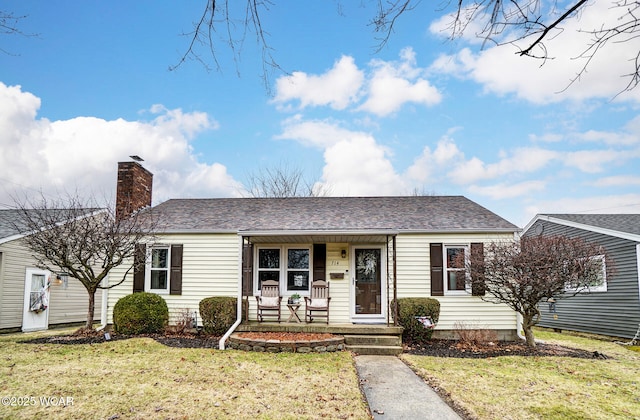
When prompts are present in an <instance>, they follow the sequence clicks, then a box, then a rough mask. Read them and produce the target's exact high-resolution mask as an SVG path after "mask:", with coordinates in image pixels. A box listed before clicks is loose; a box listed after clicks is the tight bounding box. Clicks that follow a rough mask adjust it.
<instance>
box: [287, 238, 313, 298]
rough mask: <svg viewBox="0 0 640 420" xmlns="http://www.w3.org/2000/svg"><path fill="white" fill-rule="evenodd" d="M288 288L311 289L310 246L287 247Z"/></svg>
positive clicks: (296, 289) (291, 289)
mask: <svg viewBox="0 0 640 420" xmlns="http://www.w3.org/2000/svg"><path fill="white" fill-rule="evenodd" d="M287 290H290V291H294V290H295V291H308V290H309V248H289V249H287Z"/></svg>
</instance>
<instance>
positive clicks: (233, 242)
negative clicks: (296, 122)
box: [108, 234, 516, 331]
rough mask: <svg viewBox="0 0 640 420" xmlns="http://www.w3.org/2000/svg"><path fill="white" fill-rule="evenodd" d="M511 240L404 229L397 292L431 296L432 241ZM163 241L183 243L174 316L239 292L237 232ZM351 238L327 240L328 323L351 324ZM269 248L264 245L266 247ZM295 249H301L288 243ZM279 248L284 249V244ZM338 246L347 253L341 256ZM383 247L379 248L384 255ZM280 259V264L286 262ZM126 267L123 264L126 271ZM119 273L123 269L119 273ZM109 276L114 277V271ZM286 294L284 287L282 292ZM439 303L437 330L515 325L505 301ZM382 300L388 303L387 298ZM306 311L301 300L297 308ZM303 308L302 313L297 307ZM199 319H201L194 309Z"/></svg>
mask: <svg viewBox="0 0 640 420" xmlns="http://www.w3.org/2000/svg"><path fill="white" fill-rule="evenodd" d="M499 239H513V235H512V234H511V235H509V234H504V235H486V234H485V235H479V234H466V235H465V234H456V235H434V234H403V235H398V236H397V240H396V249H397V254H396V258H397V280H398V282H397V293H398V297H400V298H401V297H430V293H431V288H430V286H431V285H430V265H429V244H430V243H433V242H437V243H443V244H448V243H449V244H461V243H463V244H469V243H472V242H489V241H491V240H499ZM159 240H160V241H161V242H162V243H163V244H166V245H171V244H183V246H184V251H183V267H182V269H183V272H182V295H163V298H164V299H165V300H166V301H167V304H168V306H169V311H170V315H171V318H172V319H175V317H176V316H178V315H179V313H180V311H182V310H184V309H189V310H191V311H197V310H198V307H199V303H200V301H201V300H202V299H204V298H205V297H209V296H233V297H236V296H237V295H238V282H239V276H240V270H241V267H240V261H239V257H240V254H239V250H240V237H239V236H238V235H236V234H187V235H184V234H182V235H177V234H176V235H163V236H162V238H160V239H159ZM350 245H352V244H349V243H328V244H326V252H327V255H326V277H325V280H327V281H328V282H329V284H330V294H331V312H330V320H329V321H330V323H332V324H340V323H349V322H351V320H350V305H351V297H350V290H351V274H352V273H350V272H349V261H350V260H351V258H352V257H353V256H352V255H350V251H349V250H350ZM267 247H268V246H267ZM292 247H293V248H299V247H298V246H295V245H292ZM388 247H389V252H388V255H389V260H388V261H389V268H388V272H389V273H393V265H392V264H391V262H392V253H391V248H390V247H391V242H390V243H389V245H388ZM285 248H286V246H285V247H283V249H285ZM342 250H346V252H347V255H346V256H345V258H342ZM386 255H387V251H386V250H384V249H383V256H385V257H386ZM285 263H286V262H285V261H281V265H282V264H285ZM257 264H258V263H257V260H255V259H254V273H255V272H257ZM125 269H126V268H122V270H123V271H124V270H125ZM120 274H121V273H120ZM331 274H334V275H336V274H337V275H343V277H344V278H342V279H336V278H334V279H332V278H331ZM386 275H387V271H385V272H384V273H383V276H384V281H383V287H386V288H387V293H388V299H387V301H390V300H391V299H392V298H393V284H392V283H389V284H387V277H386ZM110 278H111V279H112V280H115V279H117V278H118V275H117V272H116V271H114V272H113V275H111V276H110ZM132 290H133V274H132V273H130V274H129V275H128V276H127V279H126V281H125V282H124V283H123V284H122V285H120V286H118V287H116V288H114V289H111V290H110V291H109V317H108V322H110V323H111V322H112V311H113V305H115V303H116V302H117V301H118V299H120V298H121V297H123V296H125V295H128V294H131V293H132ZM282 294H283V296H284V292H283V293H282ZM437 299H438V300H439V301H440V304H441V311H440V322H439V323H438V327H437V329H438V330H452V329H454V324H455V323H456V322H457V321H461V322H465V323H466V324H467V325H478V326H479V327H482V328H492V329H498V330H511V331H513V330H515V328H516V315H515V313H514V312H513V311H512V310H510V309H509V308H508V307H506V306H505V305H495V304H492V303H488V302H484V301H482V300H481V299H480V298H479V297H476V296H471V295H470V294H464V295H459V296H443V297H437ZM248 301H249V319H250V320H255V319H256V303H255V297H253V296H250V297H249V298H248ZM282 302H283V303H282V309H283V310H282V316H283V319H284V320H286V319H287V317H288V311H287V308H286V299H283V300H282ZM385 304H386V302H385ZM301 311H304V303H303V305H302V307H301ZM301 313H302V312H301ZM198 322H199V323H200V324H201V322H202V320H201V318H200V315H199V313H198Z"/></svg>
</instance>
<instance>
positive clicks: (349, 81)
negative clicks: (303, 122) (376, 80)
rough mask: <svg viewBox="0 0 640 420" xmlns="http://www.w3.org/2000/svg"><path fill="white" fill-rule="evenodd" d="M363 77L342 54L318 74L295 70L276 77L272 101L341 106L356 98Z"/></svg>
mask: <svg viewBox="0 0 640 420" xmlns="http://www.w3.org/2000/svg"><path fill="white" fill-rule="evenodd" d="M363 80H364V74H363V72H362V71H361V70H359V69H358V67H357V66H356V65H355V62H354V59H353V57H348V56H342V57H341V58H340V60H338V61H337V62H335V63H334V65H333V67H332V68H331V69H330V70H328V71H327V72H326V73H324V74H322V75H319V76H315V75H308V74H307V73H304V72H300V71H296V72H293V74H292V75H291V76H284V77H280V78H278V80H277V81H276V96H275V98H274V99H273V102H274V103H277V104H284V103H286V102H289V101H293V100H299V101H300V108H305V107H307V106H321V105H329V106H331V108H333V109H337V110H342V109H345V108H346V107H347V106H349V105H350V104H351V103H353V102H355V101H356V100H357V97H358V92H359V91H360V88H361V86H362V83H363Z"/></svg>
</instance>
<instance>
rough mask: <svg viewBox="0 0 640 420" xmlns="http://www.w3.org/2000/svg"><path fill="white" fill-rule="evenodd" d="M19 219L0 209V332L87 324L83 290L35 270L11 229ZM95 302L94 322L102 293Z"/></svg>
mask: <svg viewBox="0 0 640 420" xmlns="http://www.w3.org/2000/svg"><path fill="white" fill-rule="evenodd" d="M19 220H20V219H19V214H18V210H0V332H4V331H6V332H9V331H20V330H22V331H38V330H46V329H47V328H49V326H53V325H66V324H76V323H78V324H79V323H83V322H86V320H87V309H88V304H89V303H88V302H89V298H88V295H87V291H86V289H85V288H84V286H83V285H82V284H81V283H80V282H79V281H77V280H75V279H72V278H65V276H62V277H60V276H59V274H60V273H52V272H50V271H48V270H42V269H40V268H38V267H36V265H35V264H36V263H35V260H34V258H33V257H32V253H31V251H30V250H29V249H27V248H26V247H25V246H24V245H23V243H22V238H23V237H24V236H23V235H21V234H19V233H18V230H16V229H15V227H14V226H15V224H16V223H19ZM96 302H98V304H97V305H96V306H98V309H97V310H96V315H95V318H94V319H95V320H96V321H100V320H101V317H100V306H99V305H100V302H102V293H101V291H98V292H97V293H96ZM105 303H106V302H105Z"/></svg>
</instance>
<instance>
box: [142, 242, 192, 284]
mask: <svg viewBox="0 0 640 420" xmlns="http://www.w3.org/2000/svg"><path fill="white" fill-rule="evenodd" d="M183 248H184V247H183V245H182V244H173V245H161V246H153V247H152V246H147V245H146V244H138V245H137V246H136V251H135V254H134V257H133V261H134V262H133V293H136V292H145V291H146V292H151V293H158V294H167V293H168V294H171V295H181V294H182V255H183Z"/></svg>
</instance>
